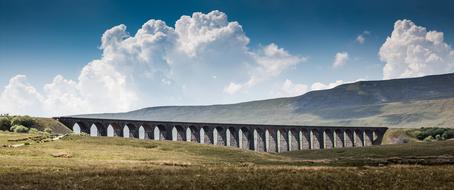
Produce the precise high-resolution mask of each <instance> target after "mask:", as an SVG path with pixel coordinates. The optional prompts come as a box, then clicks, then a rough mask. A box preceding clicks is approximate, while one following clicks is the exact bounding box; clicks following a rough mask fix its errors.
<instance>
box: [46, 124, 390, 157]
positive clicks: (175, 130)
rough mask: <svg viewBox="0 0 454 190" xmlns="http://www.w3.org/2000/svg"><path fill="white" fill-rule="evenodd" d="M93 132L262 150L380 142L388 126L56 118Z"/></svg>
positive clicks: (95, 134) (365, 144) (94, 134)
mask: <svg viewBox="0 0 454 190" xmlns="http://www.w3.org/2000/svg"><path fill="white" fill-rule="evenodd" d="M54 119H56V120H58V121H60V122H61V123H63V124H64V125H66V126H67V127H69V128H70V129H72V130H73V131H74V133H81V132H84V133H87V134H90V135H91V136H109V137H114V136H117V137H124V138H139V139H151V140H172V141H190V142H196V143H201V144H214V145H220V146H231V147H238V148H243V149H248V150H255V151H260V152H285V151H292V150H304V149H331V148H342V147H363V146H371V145H379V144H381V142H382V139H383V135H384V133H385V131H386V130H387V128H386V127H342V126H299V125H261V124H227V123H196V122H171V121H141V120H119V119H118V120H117V119H99V118H80V117H56V118H54Z"/></svg>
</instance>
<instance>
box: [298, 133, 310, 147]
mask: <svg viewBox="0 0 454 190" xmlns="http://www.w3.org/2000/svg"><path fill="white" fill-rule="evenodd" d="M300 136H301V149H311V137H310V132H309V131H308V130H307V129H301V131H300Z"/></svg>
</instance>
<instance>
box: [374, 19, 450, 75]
mask: <svg viewBox="0 0 454 190" xmlns="http://www.w3.org/2000/svg"><path fill="white" fill-rule="evenodd" d="M379 56H380V59H381V60H382V61H383V62H385V66H384V68H383V78H384V79H391V78H404V77H418V76H424V75H432V74H442V73H449V72H453V71H454V51H453V50H452V49H451V47H450V46H449V45H448V44H446V43H445V42H444V39H443V32H437V31H427V29H426V28H425V27H422V26H417V25H416V24H414V23H413V22H412V21H410V20H398V21H396V22H395V23H394V30H393V31H392V33H391V36H389V37H388V38H387V39H386V42H385V43H384V44H383V45H382V46H381V48H380V51H379Z"/></svg>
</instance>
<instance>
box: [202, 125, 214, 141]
mask: <svg viewBox="0 0 454 190" xmlns="http://www.w3.org/2000/svg"><path fill="white" fill-rule="evenodd" d="M202 128H203V132H204V135H203V142H204V144H213V130H212V129H211V128H210V127H208V126H204V127H202Z"/></svg>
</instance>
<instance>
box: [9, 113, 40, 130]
mask: <svg viewBox="0 0 454 190" xmlns="http://www.w3.org/2000/svg"><path fill="white" fill-rule="evenodd" d="M11 125H23V126H25V127H27V128H30V127H32V126H33V125H35V120H34V119H33V118H32V117H30V116H16V117H14V118H13V119H12V120H11Z"/></svg>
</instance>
